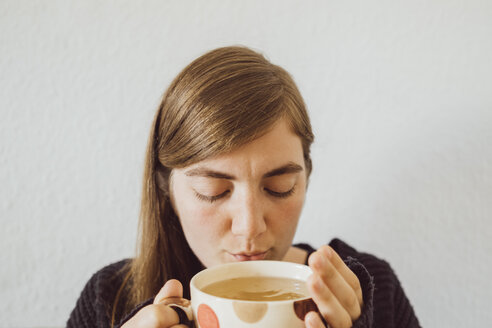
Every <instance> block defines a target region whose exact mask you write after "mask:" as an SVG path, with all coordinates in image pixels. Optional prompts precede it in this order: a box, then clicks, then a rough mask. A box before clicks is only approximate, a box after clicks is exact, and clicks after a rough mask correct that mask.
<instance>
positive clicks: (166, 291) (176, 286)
mask: <svg viewBox="0 0 492 328" xmlns="http://www.w3.org/2000/svg"><path fill="white" fill-rule="evenodd" d="M168 297H183V285H181V283H180V282H179V280H176V279H171V280H168V281H167V282H166V283H165V284H164V286H163V287H162V288H161V290H160V291H159V292H158V293H157V295H156V297H155V298H154V304H158V303H160V302H162V300H164V299H166V298H168Z"/></svg>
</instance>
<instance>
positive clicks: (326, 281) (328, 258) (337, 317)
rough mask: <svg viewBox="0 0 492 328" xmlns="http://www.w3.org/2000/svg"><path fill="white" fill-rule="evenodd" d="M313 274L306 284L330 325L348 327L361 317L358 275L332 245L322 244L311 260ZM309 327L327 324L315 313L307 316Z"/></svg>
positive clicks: (319, 326) (319, 327) (332, 327)
mask: <svg viewBox="0 0 492 328" xmlns="http://www.w3.org/2000/svg"><path fill="white" fill-rule="evenodd" d="M308 263H309V266H310V267H311V269H312V270H313V274H312V275H311V276H310V277H309V279H308V282H307V285H308V289H309V292H310V293H311V296H312V298H313V300H314V302H315V303H316V305H317V306H318V309H319V311H320V313H321V315H322V316H323V318H324V319H325V320H326V322H327V323H328V325H329V326H330V327H331V328H348V327H352V323H353V322H354V321H355V320H356V319H357V318H359V317H360V314H361V309H362V290H361V287H360V283H359V279H358V278H357V276H356V275H355V274H354V273H353V272H352V271H351V270H350V269H349V268H348V267H347V265H345V263H344V262H343V260H342V259H341V258H340V256H338V254H337V253H336V252H335V251H334V250H333V249H332V248H331V247H330V246H322V247H321V248H320V249H318V250H317V251H316V252H314V253H313V254H311V256H310V257H309V260H308ZM304 321H305V323H306V327H307V328H321V327H323V328H324V327H325V325H324V324H323V322H322V320H321V318H320V316H319V314H318V313H316V312H309V313H308V314H306V317H305V318H304Z"/></svg>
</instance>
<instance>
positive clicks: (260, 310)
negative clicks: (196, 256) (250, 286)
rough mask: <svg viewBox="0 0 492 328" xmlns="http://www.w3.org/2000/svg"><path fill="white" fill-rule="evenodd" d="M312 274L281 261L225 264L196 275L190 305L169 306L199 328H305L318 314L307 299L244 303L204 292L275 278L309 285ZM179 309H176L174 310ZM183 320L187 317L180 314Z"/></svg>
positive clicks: (179, 303)
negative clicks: (234, 282)
mask: <svg viewBox="0 0 492 328" xmlns="http://www.w3.org/2000/svg"><path fill="white" fill-rule="evenodd" d="M311 274H312V270H311V268H309V267H308V266H306V265H302V264H296V263H291V262H282V261H266V260H264V261H245V262H234V263H227V264H222V265H219V266H215V267H211V268H208V269H205V270H202V271H200V272H199V273H197V274H196V275H195V276H194V277H193V278H192V279H191V281H190V292H191V304H190V303H189V302H187V301H186V300H183V302H176V300H169V302H168V303H173V304H172V305H177V307H179V308H181V309H182V310H184V312H185V313H186V316H187V319H189V320H191V321H192V322H194V324H195V327H197V328H251V327H257V328H274V327H282V328H303V327H305V325H304V316H305V315H306V313H308V312H309V311H318V308H317V306H316V304H315V303H314V302H313V300H312V299H311V298H310V297H309V296H308V295H302V296H299V297H298V298H292V299H284V300H254V301H251V300H243V299H231V298H227V297H219V296H214V295H212V294H210V293H207V292H205V291H204V288H205V287H206V286H209V285H210V284H213V283H216V282H220V281H225V280H228V279H233V278H246V277H248V278H251V277H274V278H290V279H296V280H300V281H302V282H304V283H305V282H306V280H307V278H308V277H309V276H310V275H311ZM173 307H174V308H175V309H176V306H173ZM178 314H180V318H182V317H183V316H184V315H183V313H180V311H178Z"/></svg>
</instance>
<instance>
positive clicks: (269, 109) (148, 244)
mask: <svg viewBox="0 0 492 328" xmlns="http://www.w3.org/2000/svg"><path fill="white" fill-rule="evenodd" d="M312 142H313V134H312V131H311V125H310V121H309V117H308V114H307V111H306V108H305V105H304V102H303V99H302V97H301V95H300V93H299V91H298V89H297V87H296V85H295V83H294V82H293V80H292V78H291V77H290V76H289V74H288V73H287V72H286V71H285V70H283V69H282V68H280V67H278V66H276V65H273V64H271V63H270V62H269V61H267V60H266V59H265V58H264V57H263V56H262V55H260V54H258V53H256V52H254V51H252V50H250V49H247V48H243V47H225V48H220V49H216V50H213V51H211V52H209V53H206V54H205V55H203V56H201V57H199V58H198V59H196V60H195V61H193V62H192V63H191V64H190V65H188V66H187V67H186V68H185V69H184V70H183V71H182V72H181V73H180V74H179V75H178V76H177V77H176V78H175V80H174V81H173V82H172V83H171V85H170V87H169V89H168V90H167V92H166V93H165V95H164V97H163V100H162V103H161V105H160V106H159V109H158V111H157V113H156V115H155V119H154V122H153V125H152V128H151V132H150V138H149V142H148V147H147V154H146V160H145V172H144V181H143V191H142V193H143V195H142V204H141V216H140V226H139V228H140V231H139V248H138V254H137V256H136V257H135V258H134V259H130V260H123V261H121V262H117V263H114V264H111V265H109V266H107V267H105V268H103V269H102V270H100V271H99V272H97V273H96V274H95V275H94V276H93V277H92V278H91V279H90V280H89V282H88V283H87V285H86V286H85V288H84V290H83V291H82V293H81V296H80V298H79V300H78V302H77V305H76V307H75V309H74V310H73V312H72V314H71V316H70V318H69V320H68V324H67V325H68V327H96V326H97V327H117V326H118V327H119V326H122V327H125V328H131V327H149V328H150V327H162V328H167V327H186V326H185V325H183V324H182V323H180V322H179V320H180V319H179V316H178V314H177V313H176V312H175V311H174V310H173V309H172V308H170V307H168V306H167V305H164V304H163V303H162V302H161V301H162V300H163V299H165V298H167V297H172V296H178V297H185V298H189V287H188V284H189V281H190V279H191V277H192V276H193V275H194V274H195V273H197V272H198V271H200V270H202V269H203V268H206V267H210V266H214V265H217V264H221V263H226V262H232V261H247V260H283V261H292V262H298V263H305V264H308V265H309V266H310V267H311V268H312V269H313V272H314V274H313V275H312V276H311V278H310V279H309V281H308V289H309V291H310V294H311V296H312V298H313V300H314V301H315V303H316V304H317V306H318V308H319V310H320V313H321V315H319V314H318V313H315V312H310V313H308V314H307V315H306V317H305V323H306V327H312V328H314V327H325V326H326V325H329V326H330V327H332V328H338V327H340V328H342V327H352V326H353V327H377V328H381V327H399V328H402V327H418V326H419V324H418V320H417V318H416V316H415V314H414V312H413V309H412V307H411V305H410V303H409V301H408V300H407V298H406V296H405V294H404V292H403V289H402V287H401V286H400V283H399V281H398V279H397V277H396V276H395V274H394V273H393V271H392V269H391V268H390V266H389V265H388V264H387V263H386V262H384V261H382V260H380V259H378V258H376V257H374V256H372V255H369V254H366V253H360V252H358V251H356V250H355V249H353V248H352V247H350V246H348V245H347V244H345V243H344V242H342V241H341V240H338V239H335V240H332V241H331V242H330V243H329V245H325V246H323V247H321V248H320V249H318V250H314V249H313V248H312V247H311V246H309V245H307V244H298V245H292V244H291V243H292V239H293V237H294V234H295V231H296V227H297V223H298V220H299V216H300V213H301V209H302V206H303V203H304V198H305V195H306V189H307V184H308V178H309V175H310V173H311V158H310V146H311V143H312ZM325 323H326V324H325Z"/></svg>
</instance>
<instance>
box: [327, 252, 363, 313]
mask: <svg viewBox="0 0 492 328" xmlns="http://www.w3.org/2000/svg"><path fill="white" fill-rule="evenodd" d="M319 250H320V251H321V252H322V254H324V255H325V256H326V257H327V258H329V259H330V262H331V263H332V264H333V265H334V266H335V268H336V269H337V271H338V272H339V273H340V274H341V275H342V277H343V279H345V281H346V282H347V283H348V284H349V285H350V287H352V289H353V290H354V292H355V294H356V295H357V300H358V301H359V304H360V305H361V306H362V302H363V300H362V289H361V287H360V282H359V278H357V276H356V275H355V273H353V272H352V270H350V268H349V267H348V266H347V265H346V264H345V262H343V260H342V258H341V257H340V256H339V255H338V254H337V252H335V251H334V250H333V248H331V247H330V246H328V245H324V246H322V247H321V248H320V249H319Z"/></svg>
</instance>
